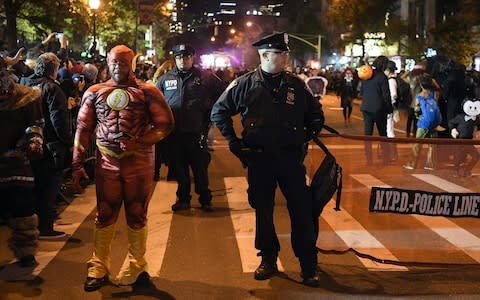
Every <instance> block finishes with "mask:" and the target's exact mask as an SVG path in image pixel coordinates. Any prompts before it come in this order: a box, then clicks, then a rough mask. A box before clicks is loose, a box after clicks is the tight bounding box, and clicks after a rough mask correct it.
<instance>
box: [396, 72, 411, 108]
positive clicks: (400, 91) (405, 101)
mask: <svg viewBox="0 0 480 300" xmlns="http://www.w3.org/2000/svg"><path fill="white" fill-rule="evenodd" d="M395 79H396V81H397V103H398V107H399V108H409V107H410V104H411V103H412V92H411V90H410V84H408V83H407V82H406V81H405V80H403V79H402V78H400V77H399V76H396V77H395Z"/></svg>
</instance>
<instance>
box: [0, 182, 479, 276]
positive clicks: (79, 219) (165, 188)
mask: <svg viewBox="0 0 480 300" xmlns="http://www.w3.org/2000/svg"><path fill="white" fill-rule="evenodd" d="M409 176H410V175H409ZM350 177H351V178H352V179H354V181H355V182H358V183H360V185H362V186H364V187H366V188H364V189H358V188H355V187H354V186H352V187H350V189H349V188H348V187H347V188H346V189H345V190H344V191H347V193H348V191H350V192H352V193H356V192H361V193H365V192H367V191H368V189H370V188H371V187H373V186H378V187H390V185H388V184H386V183H385V182H383V181H382V180H380V179H379V178H377V177H375V176H373V175H371V174H350ZM412 178H414V179H415V180H418V181H420V182H422V183H423V184H428V185H430V186H433V187H435V188H438V189H440V190H442V191H447V192H459V193H466V192H471V191H470V190H468V189H466V188H464V187H462V186H459V185H457V184H454V183H452V182H449V181H448V180H445V179H443V178H440V177H438V176H434V175H430V174H412ZM344 180H345V179H344ZM357 185H358V184H357ZM224 186H225V190H227V191H228V192H227V193H226V196H225V199H224V200H225V201H227V202H228V206H229V208H230V218H231V221H232V224H233V230H234V236H235V241H236V245H237V247H238V250H239V256H240V257H239V260H240V263H241V267H242V271H243V272H245V273H251V272H253V271H254V270H255V268H256V267H257V266H258V264H259V262H260V258H259V257H258V256H257V250H256V249H255V247H254V239H255V212H254V210H253V209H252V208H251V207H250V206H249V204H248V200H247V192H246V191H247V181H246V178H245V177H225V178H224ZM175 191H176V183H171V182H166V181H160V182H158V183H157V185H156V189H155V191H154V193H153V196H152V201H151V202H150V206H149V215H148V218H149V223H148V230H149V238H148V241H147V254H146V259H147V261H148V263H149V268H148V271H149V273H150V274H151V275H152V276H154V277H156V276H159V274H160V272H161V269H162V265H163V263H164V258H165V254H166V253H167V251H171V250H172V249H173V248H174V245H173V244H169V235H170V231H171V225H172V219H173V216H174V214H173V213H172V212H171V208H170V205H171V204H172V201H165V200H167V199H168V200H171V199H175ZM94 194H95V189H94V187H93V186H92V187H89V188H88V189H87V191H86V194H84V195H82V196H78V197H76V198H75V201H73V202H72V203H71V204H70V205H69V206H68V207H67V208H66V209H65V210H64V211H63V212H62V214H61V216H60V222H58V223H57V225H56V226H57V228H58V229H59V230H62V231H65V232H67V233H68V234H70V235H73V234H74V233H75V231H76V230H77V229H78V228H79V226H80V225H81V224H82V223H83V222H84V221H85V219H86V218H87V216H88V215H90V214H91V213H92V212H93V211H94V210H95V205H96V201H95V200H96V197H95V195H94ZM345 195H346V194H345V193H344V195H343V198H344V199H345V198H346V196H345ZM347 203H348V202H344V204H343V206H344V205H345V204H347ZM277 209H285V208H282V207H281V206H279V207H278V208H277ZM192 217H195V216H192ZM404 217H405V218H414V219H415V220H418V221H419V222H420V223H421V224H423V225H425V228H412V229H411V230H405V229H401V228H399V229H398V230H396V229H392V228H388V229H385V230H381V229H375V230H377V231H375V230H371V229H368V226H365V224H362V219H360V218H358V216H356V215H352V214H351V212H349V211H348V210H347V209H342V210H341V211H339V212H337V211H335V210H334V202H333V201H330V202H329V203H328V205H327V207H326V208H325V209H324V212H323V214H322V216H321V218H322V221H324V222H325V223H326V224H328V226H329V227H330V228H329V229H325V228H321V233H320V238H319V241H318V242H317V246H319V247H320V248H324V249H345V248H353V249H355V250H358V251H359V252H362V253H368V254H369V255H372V256H373V257H376V258H379V259H383V260H392V261H398V262H402V257H401V256H399V255H397V254H394V252H392V251H391V250H390V249H389V247H392V244H393V246H394V247H396V248H397V249H398V248H402V247H407V246H411V245H409V243H411V242H409V241H404V240H403V237H408V236H409V235H414V236H415V235H425V232H426V231H428V232H429V233H430V235H431V236H433V235H434V234H435V235H436V236H437V237H438V239H441V240H442V241H445V243H447V242H448V243H449V244H450V245H451V247H452V249H458V251H460V252H462V253H465V255H466V256H465V257H467V256H468V257H470V258H471V259H473V260H474V261H476V262H480V238H478V237H477V236H476V235H475V234H473V233H471V232H469V231H468V230H467V229H465V228H462V227H460V226H459V225H457V224H456V223H454V222H452V221H450V220H449V219H447V218H444V217H429V216H417V215H409V216H404ZM357 218H358V219H357ZM66 221H68V223H67V222H66ZM387 230H388V231H390V234H391V235H395V236H398V241H395V242H394V243H392V242H391V241H390V242H389V243H385V242H384V241H383V240H382V238H383V236H384V235H385V231H387ZM278 235H279V237H280V238H282V239H283V238H285V239H288V238H289V237H290V233H288V232H279V233H278ZM65 243H66V240H62V241H57V242H51V241H49V242H41V243H40V249H39V252H38V255H37V256H36V258H37V260H38V262H39V265H38V266H37V267H36V268H35V269H34V270H33V272H32V270H22V269H21V268H19V267H18V266H16V265H15V264H8V265H6V266H5V267H4V268H2V269H1V270H0V280H13V279H14V280H28V279H31V278H33V277H35V276H38V275H39V274H40V273H41V272H42V270H44V269H45V268H46V267H47V265H48V264H49V263H50V262H51V261H52V260H53V259H54V258H55V256H56V255H57V254H58V253H59V251H61V249H62V248H63V246H64V245H65ZM434 244H435V243H434V242H432V243H425V244H422V245H419V247H418V249H419V250H430V251H433V250H436V249H435V247H434ZM386 245H387V246H386ZM287 251H291V250H287ZM357 259H358V261H359V263H360V264H361V265H363V267H365V268H366V269H368V270H371V271H406V270H409V268H407V267H405V266H401V265H396V264H394V265H393V264H383V263H377V262H375V261H373V260H370V259H367V258H362V257H357ZM12 262H13V261H12ZM126 264H127V259H126V258H125V261H124V264H123V266H122V268H123V267H125V266H126ZM278 266H279V269H280V270H282V271H283V270H285V268H284V266H283V265H282V261H281V260H280V259H279V260H278Z"/></svg>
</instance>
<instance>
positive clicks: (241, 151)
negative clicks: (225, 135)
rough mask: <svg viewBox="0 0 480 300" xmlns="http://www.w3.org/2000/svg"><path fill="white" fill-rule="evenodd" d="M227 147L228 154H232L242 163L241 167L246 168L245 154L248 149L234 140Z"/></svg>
mask: <svg viewBox="0 0 480 300" xmlns="http://www.w3.org/2000/svg"><path fill="white" fill-rule="evenodd" d="M228 147H229V148H230V152H232V153H233V155H235V156H236V157H238V159H240V161H241V162H242V165H243V167H244V168H246V167H247V153H248V148H247V147H246V146H245V144H244V143H243V141H242V140H240V139H236V140H234V141H232V142H230V143H229V144H228Z"/></svg>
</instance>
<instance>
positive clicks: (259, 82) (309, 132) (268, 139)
mask: <svg viewBox="0 0 480 300" xmlns="http://www.w3.org/2000/svg"><path fill="white" fill-rule="evenodd" d="M253 46H255V47H257V49H258V54H259V55H260V62H261V64H260V67H258V68H257V69H256V70H254V71H252V72H250V73H247V74H245V75H243V76H241V77H239V78H237V79H235V80H234V81H233V82H232V83H231V84H230V85H229V87H227V89H226V90H225V92H224V93H223V94H222V95H221V96H220V98H219V99H218V101H217V102H216V103H215V105H214V106H213V109H212V114H211V119H212V121H214V122H215V124H216V125H217V127H218V128H219V129H220V131H221V132H222V134H223V135H224V136H225V138H226V139H227V140H228V142H229V147H230V151H231V152H232V153H233V154H234V155H235V156H237V157H238V158H239V159H240V161H241V162H242V164H243V165H244V166H246V167H248V185H249V186H248V201H249V203H250V205H251V206H252V207H253V208H254V209H255V214H256V237H255V248H257V249H258V250H259V251H260V252H259V254H258V255H259V256H261V257H262V261H261V263H260V265H259V267H258V268H257V269H256V270H255V274H254V278H255V279H256V280H265V279H269V278H271V277H272V276H274V275H275V274H276V273H277V272H278V268H277V262H276V261H277V257H278V252H279V251H280V244H279V241H278V237H277V234H276V232H275V226H274V222H273V210H274V205H275V203H274V201H275V189H276V187H277V184H278V185H279V187H280V189H281V191H282V193H283V194H284V195H285V198H286V200H287V208H288V211H289V215H290V220H291V227H292V233H291V242H292V247H293V251H294V253H295V255H296V256H297V257H298V258H299V260H300V266H301V269H302V272H301V276H302V279H303V281H302V283H303V284H305V285H308V286H312V287H317V286H319V273H318V269H317V249H316V247H315V243H316V240H315V234H314V223H313V220H312V196H311V194H310V192H309V190H308V188H307V184H306V182H305V166H304V165H303V158H304V156H305V153H304V144H305V142H306V141H308V140H310V138H311V137H312V136H313V135H316V134H317V133H318V132H319V131H320V129H321V128H322V126H323V123H324V115H323V111H322V107H321V104H320V103H319V102H318V101H316V100H315V99H314V97H313V95H312V94H311V93H310V92H309V90H308V89H307V87H306V86H305V83H304V82H303V81H302V80H301V79H300V78H298V77H297V76H295V75H293V74H291V73H288V72H286V71H285V68H286V66H287V64H288V58H289V48H288V35H287V34H286V33H278V34H273V35H269V36H267V37H264V38H263V39H261V40H259V41H258V42H256V43H254V44H253ZM237 114H240V118H241V122H242V125H243V131H242V133H241V137H242V138H239V137H238V136H237V134H236V132H235V131H234V128H233V122H232V116H233V115H237Z"/></svg>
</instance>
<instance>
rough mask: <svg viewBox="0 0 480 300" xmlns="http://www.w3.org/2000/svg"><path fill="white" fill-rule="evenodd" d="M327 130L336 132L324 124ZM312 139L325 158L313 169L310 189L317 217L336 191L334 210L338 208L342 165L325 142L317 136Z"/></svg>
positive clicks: (340, 193)
mask: <svg viewBox="0 0 480 300" xmlns="http://www.w3.org/2000/svg"><path fill="white" fill-rule="evenodd" d="M324 128H326V129H327V130H328V131H330V132H333V133H337V134H338V132H337V131H336V130H334V129H332V128H330V127H328V126H326V125H324ZM313 141H314V142H315V143H316V144H317V145H318V146H319V147H320V148H321V149H322V150H323V151H324V152H325V158H324V159H323V161H322V163H321V164H320V166H319V167H318V169H317V170H316V171H315V174H314V175H313V178H312V182H311V184H310V190H311V192H312V199H313V216H314V218H318V217H319V216H320V214H321V213H322V211H323V208H324V207H325V206H326V205H327V203H328V202H329V201H330V200H331V199H332V197H333V195H334V194H335V193H337V199H336V204H335V210H340V198H341V195H342V167H341V166H340V165H339V164H338V163H337V160H336V159H335V156H333V154H332V153H331V152H330V151H329V150H328V148H327V147H326V146H325V144H323V143H322V141H320V139H319V138H318V137H317V136H314V137H313Z"/></svg>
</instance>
